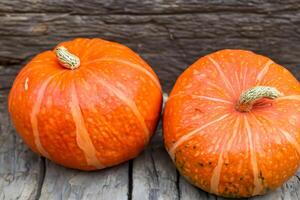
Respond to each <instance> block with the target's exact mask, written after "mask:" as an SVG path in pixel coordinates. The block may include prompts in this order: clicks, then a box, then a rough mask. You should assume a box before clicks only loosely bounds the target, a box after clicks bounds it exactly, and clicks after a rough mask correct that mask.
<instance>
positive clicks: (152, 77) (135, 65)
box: [84, 57, 161, 91]
mask: <svg viewBox="0 0 300 200" xmlns="http://www.w3.org/2000/svg"><path fill="white" fill-rule="evenodd" d="M98 61H100V62H101V61H109V62H119V63H122V64H125V65H128V66H130V67H132V68H134V69H136V70H138V71H140V72H143V73H144V74H146V75H147V76H148V77H149V78H150V79H151V80H152V81H153V82H154V83H155V85H156V86H157V87H158V88H159V90H160V91H161V86H160V83H159V81H158V80H157V78H155V77H154V75H152V74H151V73H150V72H149V71H148V70H147V69H145V68H143V67H142V66H141V65H139V64H135V63H133V62H129V61H125V60H123V59H119V58H109V57H104V58H99V59H96V60H93V61H90V62H86V63H84V65H89V64H92V63H95V62H98Z"/></svg>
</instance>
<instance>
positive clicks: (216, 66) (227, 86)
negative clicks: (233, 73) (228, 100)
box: [207, 56, 235, 94]
mask: <svg viewBox="0 0 300 200" xmlns="http://www.w3.org/2000/svg"><path fill="white" fill-rule="evenodd" d="M207 57H208V59H209V60H210V61H211V62H212V63H213V65H214V66H215V68H216V69H217V71H218V73H219V74H220V76H221V78H222V80H223V82H224V84H225V86H226V88H227V90H228V91H230V92H232V94H235V91H234V89H233V87H232V84H231V83H230V81H229V80H228V79H227V77H226V76H225V74H224V72H223V71H222V69H221V66H220V65H219V63H218V62H217V61H215V60H214V59H213V58H212V57H210V56H207Z"/></svg>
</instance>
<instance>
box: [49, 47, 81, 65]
mask: <svg viewBox="0 0 300 200" xmlns="http://www.w3.org/2000/svg"><path fill="white" fill-rule="evenodd" d="M55 54H56V57H57V60H58V62H59V64H61V65H62V66H63V67H65V68H68V69H71V70H74V69H77V68H78V67H79V66H80V59H79V58H78V57H77V56H75V55H74V54H71V53H70V52H69V51H68V49H67V48H66V47H64V46H60V47H57V48H56V49H55Z"/></svg>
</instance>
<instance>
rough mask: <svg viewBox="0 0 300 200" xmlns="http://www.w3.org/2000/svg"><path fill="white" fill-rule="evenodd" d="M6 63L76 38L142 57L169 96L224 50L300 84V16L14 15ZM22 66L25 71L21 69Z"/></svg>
mask: <svg viewBox="0 0 300 200" xmlns="http://www.w3.org/2000/svg"><path fill="white" fill-rule="evenodd" d="M0 21H1V24H2V26H1V27H0V36H1V37H0V43H1V47H2V48H1V49H0V63H1V62H4V63H7V62H12V63H18V62H26V61H27V60H29V59H30V58H31V57H32V56H34V55H35V54H37V53H38V52H41V51H43V50H46V49H51V48H53V47H54V46H55V45H56V44H57V43H58V42H60V41H64V40H69V39H72V38H74V37H100V38H104V39H108V40H113V41H118V42H121V43H123V44H125V45H127V46H129V47H131V48H132V49H133V50H135V51H137V52H138V53H139V54H140V55H141V56H142V57H143V58H145V60H146V61H148V62H149V64H150V65H151V66H152V67H153V69H154V70H155V71H156V72H157V74H158V75H159V77H160V79H161V82H162V85H163V89H164V90H165V91H166V92H169V91H170V89H171V87H172V85H173V84H174V82H175V80H176V77H178V75H179V74H180V73H181V72H182V71H183V70H184V69H185V68H186V67H187V66H188V65H190V64H192V63H193V62H194V61H195V60H196V59H198V58H199V57H200V56H203V55H206V54H208V53H211V52H213V51H216V50H219V49H224V48H243V49H249V50H253V51H255V52H257V53H261V54H264V55H266V56H269V57H271V58H273V59H274V60H275V61H276V62H278V63H281V64H289V65H288V68H289V69H290V70H292V71H293V72H294V74H295V75H296V76H297V77H298V78H299V77H300V71H299V70H297V67H296V66H297V65H299V64H300V61H299V56H300V39H299V34H298V33H299V25H300V12H293V11H290V10H289V11H285V10H283V11H282V12H279V13H276V15H275V14H269V13H264V12H263V13H247V14H245V13H243V12H242V11H238V10H237V11H236V12H233V11H231V12H227V11H220V12H206V13H192V14H188V13H183V14H164V15H153V14H148V15H147V14H144V15H134V14H107V15H82V14H69V13H48V14H42V13H21V14H20V13H12V14H6V15H1V16H0ZM20 66H21V65H20Z"/></svg>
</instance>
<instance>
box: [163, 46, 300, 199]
mask: <svg viewBox="0 0 300 200" xmlns="http://www.w3.org/2000/svg"><path fill="white" fill-rule="evenodd" d="M259 85H260V86H272V87H275V88H277V90H279V91H280V92H281V93H282V96H281V97H279V98H277V99H275V100H270V99H265V98H263V99H261V100H258V101H257V102H256V103H255V104H254V106H253V107H252V109H251V110H250V111H249V112H240V111H237V110H236V109H235V106H236V104H237V101H238V100H239V97H240V95H241V94H242V92H244V91H246V90H248V89H250V88H252V87H254V86H259ZM163 122H164V127H163V128H164V140H165V146H166V149H167V150H168V152H169V154H170V156H171V157H172V159H173V161H174V163H175V165H176V166H177V169H178V170H179V171H180V173H181V174H182V175H183V176H184V177H186V178H187V179H188V180H189V181H190V182H191V183H192V184H194V185H195V186H197V187H200V188H201V189H203V190H205V191H207V192H211V193H214V194H217V195H220V196H225V197H250V196H255V195H260V194H264V193H265V192H266V191H268V190H273V189H275V188H277V187H279V186H281V185H282V184H283V183H284V182H285V181H287V180H288V179H289V178H290V177H291V176H292V175H293V174H294V173H295V172H296V171H297V169H298V167H299V161H300V157H299V155H300V154H299V153H300V145H299V144H300V134H299V131H300V129H299V128H300V85H299V83H298V81H297V80H296V79H295V78H294V77H293V75H292V74H291V73H290V72H289V71H288V70H286V69H285V68H284V67H282V66H280V65H278V64H276V63H274V62H273V61H272V60H270V59H269V58H267V57H264V56H261V55H257V54H254V53H252V52H250V51H243V50H222V51H218V52H216V53H213V54H210V55H208V56H205V57H203V58H201V59H199V60H198V61H197V62H196V63H194V64H193V65H192V66H190V67H189V68H188V69H187V70H186V71H185V72H184V73H183V74H182V75H181V76H180V77H179V78H178V80H177V82H176V84H175V86H174V88H173V90H172V92H171V94H170V97H169V99H168V102H167V103H166V108H165V112H164V119H163Z"/></svg>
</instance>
